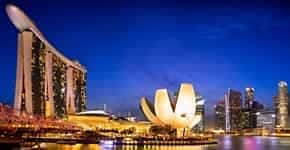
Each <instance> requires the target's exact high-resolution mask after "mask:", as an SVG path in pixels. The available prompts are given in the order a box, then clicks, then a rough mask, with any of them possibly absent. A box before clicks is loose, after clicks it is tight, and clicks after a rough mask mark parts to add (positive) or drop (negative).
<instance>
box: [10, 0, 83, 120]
mask: <svg viewBox="0 0 290 150" xmlns="http://www.w3.org/2000/svg"><path fill="white" fill-rule="evenodd" d="M6 11H7V14H8V16H9V18H10V20H11V21H12V23H13V24H14V25H15V27H16V28H17V29H18V30H19V33H18V52H17V55H18V56H17V72H16V89H15V99H14V109H15V110H16V112H18V114H19V113H20V112H25V113H28V114H31V115H37V116H45V117H58V118H63V117H65V116H66V115H67V114H72V113H75V112H81V111H84V110H85V109H86V69H85V68H84V67H83V66H82V65H80V64H79V63H78V62H77V61H72V60H70V59H68V58H67V57H65V56H64V55H62V54H61V53H60V52H59V51H58V50H57V49H55V48H54V47H53V46H52V45H51V44H50V43H49V42H48V41H47V40H46V38H45V37H44V36H43V34H42V33H41V32H40V31H39V30H38V28H37V27H36V25H35V24H34V23H33V22H32V21H31V20H30V19H29V18H28V17H27V16H26V15H25V14H24V13H23V12H22V11H21V10H20V9H19V8H18V7H16V6H14V5H7V7H6Z"/></svg>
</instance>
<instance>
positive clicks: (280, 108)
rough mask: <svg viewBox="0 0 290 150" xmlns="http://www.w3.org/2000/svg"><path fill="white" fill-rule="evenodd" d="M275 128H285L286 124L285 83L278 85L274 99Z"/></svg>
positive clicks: (286, 90) (286, 94)
mask: <svg viewBox="0 0 290 150" xmlns="http://www.w3.org/2000/svg"><path fill="white" fill-rule="evenodd" d="M274 103H275V113H276V127H278V128H286V127H287V124H288V85H287V83H286V82H285V81H280V82H279V84H278V94H277V96H275V97H274Z"/></svg>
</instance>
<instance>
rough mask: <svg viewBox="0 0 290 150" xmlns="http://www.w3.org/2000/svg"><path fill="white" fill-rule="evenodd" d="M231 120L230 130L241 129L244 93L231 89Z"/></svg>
mask: <svg viewBox="0 0 290 150" xmlns="http://www.w3.org/2000/svg"><path fill="white" fill-rule="evenodd" d="M228 94H229V95H228V96H229V106H228V107H229V111H230V114H229V121H230V126H231V128H230V130H231V131H235V130H239V129H241V116H242V94H241V92H238V91H234V90H229V93H228Z"/></svg>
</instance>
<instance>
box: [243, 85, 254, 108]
mask: <svg viewBox="0 0 290 150" xmlns="http://www.w3.org/2000/svg"><path fill="white" fill-rule="evenodd" d="M254 100H255V89H254V88H246V89H245V108H246V109H248V108H252V105H253V102H254Z"/></svg>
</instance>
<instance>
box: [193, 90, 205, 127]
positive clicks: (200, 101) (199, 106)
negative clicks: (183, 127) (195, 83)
mask: <svg viewBox="0 0 290 150" xmlns="http://www.w3.org/2000/svg"><path fill="white" fill-rule="evenodd" d="M195 94H196V115H200V116H201V120H200V122H199V123H198V124H197V125H195V126H194V127H193V129H194V130H195V131H197V132H202V131H204V122H205V120H204V109H205V108H204V103H205V100H204V98H203V97H202V96H201V95H200V93H198V92H196V93H195Z"/></svg>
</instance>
